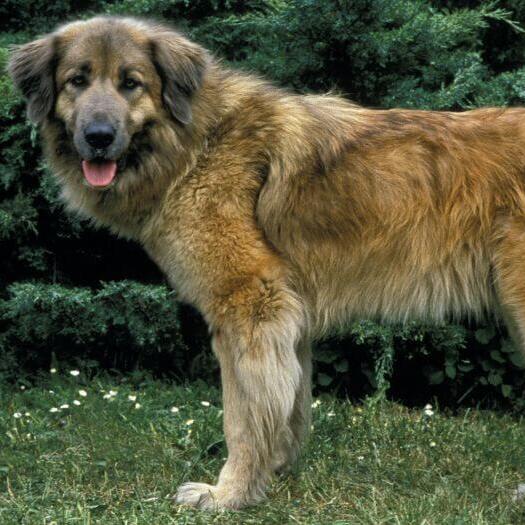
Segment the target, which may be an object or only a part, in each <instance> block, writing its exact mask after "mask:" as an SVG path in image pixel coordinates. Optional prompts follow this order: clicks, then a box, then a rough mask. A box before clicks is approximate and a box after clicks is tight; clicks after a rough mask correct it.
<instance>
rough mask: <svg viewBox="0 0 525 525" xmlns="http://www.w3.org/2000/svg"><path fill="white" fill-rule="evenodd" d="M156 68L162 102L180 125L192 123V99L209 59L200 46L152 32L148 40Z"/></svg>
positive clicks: (167, 33)
mask: <svg viewBox="0 0 525 525" xmlns="http://www.w3.org/2000/svg"><path fill="white" fill-rule="evenodd" d="M151 45H152V54H153V61H154V63H155V67H156V68H157V71H158V73H159V75H160V77H161V78H162V83H163V87H162V98H163V102H164V104H165V105H166V107H167V108H168V109H169V111H170V112H171V114H172V115H173V117H174V118H175V119H176V120H177V121H178V122H180V123H181V124H183V125H187V124H189V123H190V122H191V120H192V111H191V98H192V96H193V94H194V93H195V92H196V91H197V90H198V89H199V88H200V86H201V84H202V79H203V77H204V74H205V71H206V68H207V66H208V63H209V55H208V53H207V51H206V50H205V49H204V48H202V47H201V46H199V45H197V44H195V43H193V42H191V41H189V40H188V39H186V38H184V37H183V36H182V35H179V34H178V33H176V32H175V31H172V30H170V29H166V28H162V29H156V28H155V29H154V31H153V35H152V38H151Z"/></svg>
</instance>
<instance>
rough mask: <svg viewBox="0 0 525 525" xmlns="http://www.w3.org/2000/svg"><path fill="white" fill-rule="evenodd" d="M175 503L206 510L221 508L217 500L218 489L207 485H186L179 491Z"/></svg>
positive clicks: (189, 483)
mask: <svg viewBox="0 0 525 525" xmlns="http://www.w3.org/2000/svg"><path fill="white" fill-rule="evenodd" d="M175 503H177V504H179V505H188V506H190V507H195V508H197V509H204V510H219V509H220V508H221V506H220V505H219V501H218V498H217V487H215V486H214V485H208V484H207V483H192V482H188V483H184V484H183V485H181V486H180V487H179V488H178V490H177V494H176V495H175Z"/></svg>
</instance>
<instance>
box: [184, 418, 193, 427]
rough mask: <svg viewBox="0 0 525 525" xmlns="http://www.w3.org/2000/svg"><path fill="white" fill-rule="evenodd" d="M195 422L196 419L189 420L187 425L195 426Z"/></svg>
mask: <svg viewBox="0 0 525 525" xmlns="http://www.w3.org/2000/svg"><path fill="white" fill-rule="evenodd" d="M194 421H195V420H194V419H188V421H186V425H188V426H189V425H193V423H194Z"/></svg>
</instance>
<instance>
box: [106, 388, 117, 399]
mask: <svg viewBox="0 0 525 525" xmlns="http://www.w3.org/2000/svg"><path fill="white" fill-rule="evenodd" d="M117 394H118V392H116V391H115V390H110V391H109V392H108V393H107V394H104V395H103V396H102V397H103V398H104V399H113V398H114V397H115V396H116V395H117Z"/></svg>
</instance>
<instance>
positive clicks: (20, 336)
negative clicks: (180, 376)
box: [0, 281, 187, 373]
mask: <svg viewBox="0 0 525 525" xmlns="http://www.w3.org/2000/svg"><path fill="white" fill-rule="evenodd" d="M0 312H1V317H0V323H1V326H3V330H2V332H1V335H0V352H2V353H3V354H4V355H5V356H7V359H6V360H5V361H4V362H3V363H2V364H0V371H1V370H2V368H3V369H4V373H6V372H8V370H9V369H10V368H11V367H12V365H13V363H14V362H17V363H19V364H20V365H22V366H27V365H28V364H29V363H32V366H34V362H36V363H38V364H39V365H40V366H49V364H50V363H51V361H52V360H53V359H54V360H56V359H58V360H64V361H67V360H69V361H73V360H74V359H75V358H78V357H82V359H83V360H86V359H88V358H91V359H96V360H98V361H105V362H106V364H111V363H118V365H119V366H120V367H121V368H122V367H124V368H125V367H126V365H128V367H129V366H133V367H134V366H137V365H140V364H147V361H148V360H149V359H151V357H152V356H154V355H155V354H159V353H162V357H163V359H164V360H165V361H168V360H169V361H171V363H170V364H171V366H172V367H173V371H177V370H178V371H179V372H180V370H181V368H182V367H184V366H185V365H186V364H187V362H186V360H185V353H186V345H185V344H184V342H183V339H182V335H181V331H180V322H179V308H178V304H177V302H176V301H175V300H174V297H173V293H172V292H170V291H169V290H168V289H167V288H166V287H164V286H153V285H149V286H148V285H144V284H140V283H136V282H130V281H120V282H110V283H104V284H103V285H102V287H101V288H100V289H99V290H97V291H92V290H90V289H89V288H66V287H64V286H61V285H56V284H39V283H30V282H23V283H16V284H13V285H11V286H9V288H8V297H7V299H5V300H3V301H2V302H1V303H0ZM157 361H159V360H158V359H157ZM160 361H162V360H160Z"/></svg>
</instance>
